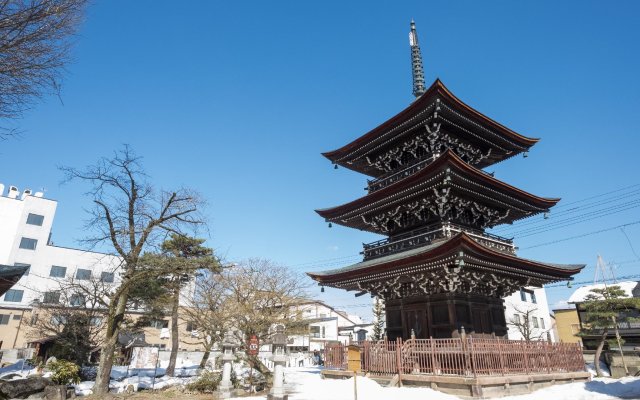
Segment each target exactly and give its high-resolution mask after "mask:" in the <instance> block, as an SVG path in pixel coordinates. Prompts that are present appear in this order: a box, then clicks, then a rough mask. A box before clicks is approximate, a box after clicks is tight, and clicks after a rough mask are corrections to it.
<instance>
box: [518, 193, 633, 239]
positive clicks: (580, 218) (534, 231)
mask: <svg viewBox="0 0 640 400" xmlns="http://www.w3.org/2000/svg"><path fill="white" fill-rule="evenodd" d="M637 207H640V200H638V201H636V202H633V204H632V205H620V206H616V207H612V208H609V209H604V210H599V211H594V212H591V213H587V214H581V215H577V216H575V217H571V218H567V219H566V220H562V221H556V222H555V223H553V224H551V225H548V226H540V227H536V228H529V229H526V230H523V231H518V232H516V233H515V234H514V236H519V237H521V238H523V237H528V236H533V235H538V234H540V233H545V232H548V231H551V230H555V229H560V228H565V227H567V226H571V225H576V224H580V223H582V222H587V221H592V220H594V219H597V218H602V217H606V216H609V215H612V214H618V213H620V212H623V211H628V210H631V209H634V208H637ZM603 211H606V212H603Z"/></svg>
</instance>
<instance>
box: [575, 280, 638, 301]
mask: <svg viewBox="0 0 640 400" xmlns="http://www.w3.org/2000/svg"><path fill="white" fill-rule="evenodd" d="M638 284H639V282H635V281H624V282H618V283H607V286H609V287H611V286H619V287H620V289H622V290H624V293H625V297H633V289H635V288H636V286H638ZM591 289H604V284H603V283H599V284H597V285H586V286H582V287H579V288H578V289H576V291H575V292H573V294H572V295H571V297H569V300H568V301H567V302H568V303H580V302H583V301H584V299H585V297H587V295H589V294H592V292H591Z"/></svg>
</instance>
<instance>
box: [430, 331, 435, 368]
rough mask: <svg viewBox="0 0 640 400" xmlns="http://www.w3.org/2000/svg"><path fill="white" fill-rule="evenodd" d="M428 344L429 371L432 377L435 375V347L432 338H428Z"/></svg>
mask: <svg viewBox="0 0 640 400" xmlns="http://www.w3.org/2000/svg"><path fill="white" fill-rule="evenodd" d="M429 343H430V345H431V370H432V371H433V375H436V347H435V343H434V342H433V337H432V336H429Z"/></svg>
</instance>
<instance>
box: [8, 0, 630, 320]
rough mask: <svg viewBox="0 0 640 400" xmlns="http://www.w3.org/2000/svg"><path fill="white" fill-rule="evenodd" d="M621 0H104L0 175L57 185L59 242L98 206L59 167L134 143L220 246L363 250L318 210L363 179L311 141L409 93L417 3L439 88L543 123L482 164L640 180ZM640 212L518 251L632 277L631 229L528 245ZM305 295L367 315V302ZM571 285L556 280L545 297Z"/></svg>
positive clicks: (560, 178)
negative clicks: (196, 195) (197, 209)
mask: <svg viewBox="0 0 640 400" xmlns="http://www.w3.org/2000/svg"><path fill="white" fill-rule="evenodd" d="M614 4H615V6H612V5H611V4H608V5H605V3H603V2H596V1H592V2H584V1H580V2H578V1H576V2H555V1H549V2H542V1H537V2H529V3H525V2H512V1H492V2H476V1H457V2H435V1H416V2H403V3H402V4H396V3H392V2H384V1H379V2H372V1H366V2H355V1H354V2H348V3H347V2H331V1H329V2H300V1H295V2H294V1H291V2H278V3H276V2H257V1H256V2H210V1H190V2H170V1H136V2H131V1H106V0H95V1H94V2H93V4H92V6H91V7H90V8H89V10H88V13H87V17H86V21H85V23H84V24H83V26H82V28H81V30H80V34H79V37H78V39H77V44H76V47H75V48H74V58H75V61H74V63H72V64H71V65H69V67H68V73H67V75H66V79H65V82H64V86H63V89H62V95H61V100H60V99H58V98H57V97H45V98H44V99H43V101H42V102H40V103H38V104H36V105H35V106H34V108H33V110H31V111H29V112H28V113H27V114H26V115H25V118H24V119H23V120H21V121H19V123H20V127H21V128H22V129H23V131H24V133H23V136H22V137H21V138H19V139H17V140H10V141H5V142H1V143H0V171H1V173H0V182H3V183H5V184H14V185H17V186H18V187H19V188H20V189H23V188H25V187H30V188H32V189H40V188H42V187H44V188H46V190H47V193H46V195H47V196H48V197H51V198H54V199H57V200H58V201H59V206H58V215H57V219H56V223H55V226H54V232H53V239H54V241H55V242H56V243H57V244H61V245H75V244H76V242H75V240H77V239H80V238H82V235H83V232H82V230H81V227H82V221H83V218H84V217H85V215H84V212H83V207H87V206H88V205H89V201H88V199H87V198H85V197H83V196H82V193H83V191H84V189H86V188H85V187H82V186H78V185H64V186H60V185H59V182H60V181H61V179H62V174H61V173H60V172H59V171H58V170H57V166H58V165H70V166H78V167H80V166H84V165H87V164H90V163H93V162H95V160H97V159H98V158H99V157H100V156H103V155H109V154H110V153H111V152H112V150H114V149H117V148H119V147H120V146H121V145H122V144H123V143H128V144H130V145H131V146H132V147H133V148H134V149H135V150H136V151H137V152H138V153H139V154H140V155H142V156H143V157H144V163H145V166H146V168H147V170H148V173H149V174H150V175H151V176H152V178H153V179H154V182H155V183H156V185H157V186H158V187H164V188H172V187H179V186H189V187H193V188H196V189H198V190H199V191H200V192H201V193H202V194H203V195H204V197H206V198H207V199H208V201H209V208H208V209H207V214H208V215H209V216H210V223H211V233H212V234H211V238H210V239H209V241H208V243H209V245H211V246H212V247H214V248H215V249H216V250H217V251H218V253H219V254H221V255H225V257H226V258H227V259H228V260H237V259H242V258H245V257H251V256H259V257H265V258H270V259H273V260H275V261H277V262H280V263H283V264H286V265H289V266H291V267H292V268H294V269H296V270H298V271H310V270H316V271H317V270H321V269H325V268H334V267H338V266H341V265H345V264H348V263H349V262H352V261H357V259H358V252H359V251H360V250H361V243H362V242H368V241H373V240H376V239H378V237H376V236H374V235H371V234H367V233H363V232H358V231H352V230H350V229H346V228H342V227H337V226H334V227H333V228H332V229H328V228H327V225H326V224H325V223H324V222H323V220H322V219H321V218H320V217H319V216H317V215H316V214H315V213H314V212H313V210H314V209H316V208H324V207H329V206H334V205H337V204H341V203H344V202H347V201H349V200H352V199H354V198H356V197H359V196H361V195H363V194H364V190H363V188H364V186H365V177H364V176H361V175H358V174H357V173H354V172H352V171H348V170H346V169H338V170H334V169H333V168H332V167H331V164H330V162H329V161H327V160H325V159H324V158H323V157H322V156H321V155H320V153H321V152H323V151H328V150H333V149H335V148H337V147H340V146H342V145H343V144H345V143H347V142H350V141H351V140H353V139H355V138H356V137H358V136H360V135H361V134H363V133H365V132H367V131H368V130H370V129H372V128H374V127H375V126H377V125H378V124H380V123H382V122H383V121H385V120H386V119H387V118H389V117H391V116H393V115H394V114H395V113H397V112H399V111H400V110H402V109H403V108H405V107H406V106H407V105H408V104H409V103H410V102H411V101H412V96H411V75H410V57H409V54H410V53H409V44H408V36H407V35H408V31H409V21H410V20H411V18H414V19H415V20H416V23H417V28H418V34H419V38H420V43H421V47H422V52H423V57H424V60H425V75H426V78H427V81H428V83H430V82H432V81H433V80H434V79H435V78H436V77H439V78H440V79H442V80H443V82H444V83H445V85H447V87H448V88H449V89H450V90H452V91H453V92H454V93H455V94H456V96H458V97H459V98H460V99H462V100H463V101H465V102H466V103H467V104H469V105H471V106H472V107H474V108H476V109H477V110H479V111H480V112H482V113H484V114H486V115H488V116H489V117H491V118H493V119H495V120H497V121H499V122H501V123H503V124H505V125H507V126H509V127H510V128H512V129H514V130H515V131H517V132H520V133H522V134H524V135H527V136H531V137H540V138H542V140H541V141H540V143H538V144H537V145H536V146H535V147H534V148H533V149H532V151H531V153H530V155H529V157H528V158H526V159H524V158H521V157H516V158H513V159H510V160H508V161H505V162H503V163H500V164H498V165H496V166H492V167H489V168H488V170H489V171H495V172H496V177H497V178H499V179H501V180H504V181H506V182H508V183H510V184H512V185H515V186H519V187H521V188H523V189H525V190H527V191H530V192H531V193H534V194H537V195H541V196H548V197H562V198H563V201H562V202H561V203H560V206H561V205H562V204H566V203H571V202H574V201H578V200H581V199H584V198H588V197H590V196H594V195H597V194H600V193H605V192H608V191H613V190H616V189H619V188H623V187H627V186H630V185H633V184H639V183H640V177H639V176H638V159H637V149H638V145H639V144H640V139H638V137H639V133H638V128H637V127H638V126H640V113H639V112H638V109H639V106H640V90H639V89H640V78H639V77H638V71H640V55H639V52H638V43H640V30H638V29H637V15H638V12H640V4H639V3H637V2H631V1H626V2H625V1H619V2H615V3H614ZM631 199H633V197H631ZM636 199H637V197H636ZM560 206H559V207H560ZM534 218H538V219H541V217H534ZM636 220H640V212H638V208H631V209H629V210H627V211H624V212H619V213H615V214H611V215H608V216H605V217H602V218H598V219H595V220H591V221H585V222H583V223H579V224H574V225H571V226H568V227H565V228H562V229H553V230H549V231H548V232H544V233H542V234H538V235H533V236H529V237H526V238H522V239H521V240H518V238H517V237H516V243H517V244H518V245H519V246H520V248H521V250H520V253H519V254H520V255H521V256H522V257H526V258H534V259H539V260H544V261H552V262H565V263H585V264H588V267H587V268H586V269H585V271H584V272H583V273H581V275H580V276H578V277H577V278H576V280H577V281H584V280H587V281H588V280H590V279H593V272H594V269H593V265H594V264H595V260H596V255H597V254H598V253H600V254H602V256H603V257H604V258H605V260H607V261H616V262H625V263H623V264H619V265H618V267H617V269H616V273H617V274H618V275H628V274H635V273H636V271H637V270H638V267H639V266H640V261H638V258H637V256H636V255H635V254H634V253H633V250H632V246H634V245H635V250H636V251H638V252H640V225H632V226H629V227H627V228H626V229H625V232H626V233H627V235H628V237H629V240H630V241H631V243H632V246H630V245H629V242H628V241H627V239H626V237H625V236H624V234H623V233H622V232H621V231H620V229H615V230H610V231H607V232H604V233H601V234H598V235H591V236H586V237H584V238H580V239H573V240H568V241H564V242H560V243H557V244H553V245H546V246H541V247H535V248H530V249H527V248H528V247H531V246H534V245H536V244H540V243H546V242H550V241H556V240H561V239H564V238H568V237H572V236H577V235H581V234H584V233H588V232H592V231H595V230H599V229H604V228H608V227H613V226H617V225H620V224H623V223H628V222H632V221H636ZM553 221H554V220H553V218H551V219H549V220H547V222H544V221H543V222H542V224H543V225H544V224H545V223H549V224H551V223H552V222H553ZM525 222H526V221H525ZM525 226H526V225H525ZM515 231H517V225H514V226H513V227H509V229H506V230H504V231H503V233H504V234H505V235H506V236H509V235H508V233H510V232H515ZM312 294H314V295H315V296H318V297H319V298H321V299H324V300H326V301H328V302H330V303H332V304H335V305H337V306H340V307H344V308H346V309H348V310H349V311H351V312H357V313H361V314H364V315H368V314H369V305H368V300H367V299H366V298H363V297H360V298H354V297H353V295H352V294H348V293H345V292H341V291H336V290H327V292H325V293H324V294H320V291H319V290H318V289H317V288H313V289H312ZM569 294H570V291H569V289H566V288H562V287H555V288H550V289H549V291H548V295H549V298H550V299H549V300H550V303H552V304H554V303H557V302H559V301H561V300H563V299H566V298H567V297H568V295H569Z"/></svg>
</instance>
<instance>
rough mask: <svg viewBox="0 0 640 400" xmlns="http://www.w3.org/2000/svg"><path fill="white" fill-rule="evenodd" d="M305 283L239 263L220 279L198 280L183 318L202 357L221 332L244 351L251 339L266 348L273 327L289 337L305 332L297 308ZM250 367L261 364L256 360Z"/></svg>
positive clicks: (261, 264) (270, 268)
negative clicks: (202, 349) (202, 351)
mask: <svg viewBox="0 0 640 400" xmlns="http://www.w3.org/2000/svg"><path fill="white" fill-rule="evenodd" d="M305 282H306V281H305V279H304V278H303V277H302V276H300V275H299V274H297V273H295V272H293V271H291V270H289V269H288V268H286V267H284V266H280V265H277V264H274V263H273V262H271V261H269V260H264V259H257V258H254V259H249V260H245V261H241V262H239V263H238V264H236V265H235V266H233V267H230V268H224V269H223V270H222V271H221V272H220V273H219V274H208V275H207V276H204V277H202V278H201V279H200V280H199V281H198V283H197V288H198V289H197V291H196V296H195V297H194V299H193V301H192V302H191V304H190V306H189V307H188V309H187V314H188V315H189V319H190V320H191V321H192V322H193V323H194V324H195V325H196V326H197V330H198V336H199V337H200V340H201V342H202V343H203V345H204V346H205V351H210V350H211V348H212V346H213V344H214V343H216V342H219V340H220V339H221V338H222V336H223V335H224V334H225V333H226V332H233V333H234V334H235V335H236V336H237V339H238V340H239V342H240V343H241V347H246V346H245V345H246V343H247V339H248V338H249V337H251V336H252V335H255V336H256V337H257V338H258V339H259V340H260V342H263V343H264V342H268V341H269V339H270V336H271V334H272V328H273V326H274V325H276V324H283V325H284V326H285V328H286V329H287V333H289V334H295V333H301V332H306V330H307V329H308V321H305V320H304V319H303V318H302V307H300V305H301V303H304V301H305V300H306V297H307V296H306V293H305V289H306V288H307V284H306V283H305ZM207 356H208V354H207ZM205 362H206V359H205V360H203V363H202V365H204V363H205ZM252 362H253V363H254V365H259V364H260V363H259V361H258V360H257V359H253V360H252Z"/></svg>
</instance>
